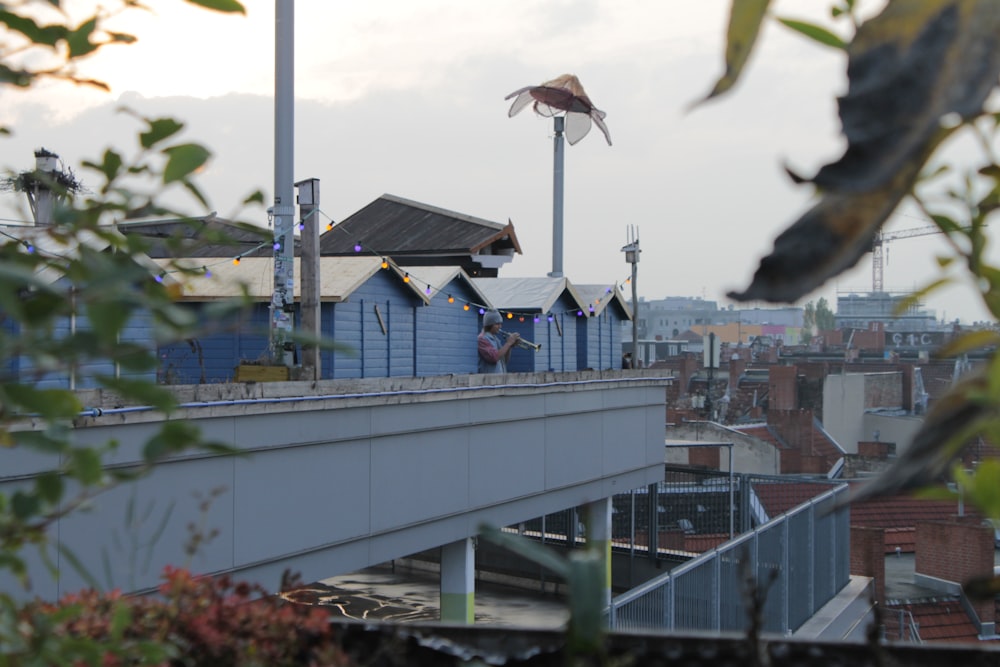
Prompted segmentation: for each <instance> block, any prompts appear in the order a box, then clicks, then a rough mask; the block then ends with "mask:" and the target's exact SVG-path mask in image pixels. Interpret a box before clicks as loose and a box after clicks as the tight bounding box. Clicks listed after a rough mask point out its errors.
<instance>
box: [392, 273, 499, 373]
mask: <svg viewBox="0 0 1000 667" xmlns="http://www.w3.org/2000/svg"><path fill="white" fill-rule="evenodd" d="M403 271H405V272H407V273H408V274H409V276H410V278H411V281H412V282H413V284H414V285H416V287H417V288H420V289H422V290H423V291H424V294H425V295H426V296H427V297H428V298H429V299H430V301H429V302H428V303H427V304H426V305H425V306H423V307H421V308H418V309H417V312H416V321H415V325H414V326H415V332H414V338H415V339H416V341H417V345H416V350H417V355H416V361H415V367H416V375H421V376H423V375H445V374H448V373H455V374H464V373H475V372H477V371H478V368H479V357H478V354H477V352H476V337H477V336H478V335H479V330H480V329H481V328H482V318H481V317H480V316H479V304H486V303H489V300H488V299H487V298H486V295H484V294H483V293H482V292H481V291H480V290H479V288H478V287H476V285H475V283H474V282H473V281H472V280H471V279H470V278H469V275H468V274H467V273H466V272H465V271H464V270H463V269H461V268H459V267H457V266H406V267H403ZM473 304H477V305H476V306H475V307H474V306H473Z"/></svg>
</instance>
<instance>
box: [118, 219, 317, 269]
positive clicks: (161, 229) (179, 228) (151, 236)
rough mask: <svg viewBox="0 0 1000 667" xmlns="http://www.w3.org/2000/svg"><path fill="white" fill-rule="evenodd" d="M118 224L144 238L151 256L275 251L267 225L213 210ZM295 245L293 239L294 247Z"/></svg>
mask: <svg viewBox="0 0 1000 667" xmlns="http://www.w3.org/2000/svg"><path fill="white" fill-rule="evenodd" d="M117 227H118V231H119V232H121V233H122V234H124V235H126V236H133V237H136V236H137V237H141V238H142V239H144V240H145V241H146V242H147V243H148V244H149V248H148V249H147V250H146V251H145V252H146V254H147V255H149V256H150V257H152V258H154V259H163V258H177V257H230V256H232V257H236V256H237V255H239V256H242V257H270V256H271V255H273V254H274V249H273V247H272V244H273V242H274V233H273V232H272V231H271V230H270V229H265V228H264V227H257V226H255V225H251V224H247V223H243V222H233V221H231V220H225V219H223V218H220V217H218V216H216V215H215V214H214V213H210V214H209V215H206V216H202V217H199V218H174V219H172V220H136V221H131V220H126V221H124V222H120V223H118V225H117ZM297 246H298V241H297V240H296V250H297V249H298V248H297ZM295 254H296V255H297V254H298V252H296V253H295Z"/></svg>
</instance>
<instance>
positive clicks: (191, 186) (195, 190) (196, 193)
mask: <svg viewBox="0 0 1000 667" xmlns="http://www.w3.org/2000/svg"><path fill="white" fill-rule="evenodd" d="M181 183H182V184H183V185H184V189H186V190H187V191H188V192H190V193H191V195H192V196H193V197H194V198H195V199H196V200H198V203H199V204H201V205H202V206H204V207H205V208H208V206H209V203H208V198H207V197H205V195H204V194H202V191H201V189H200V188H199V187H198V186H197V185H196V184H195V183H194V181H192V180H191V179H189V178H185V179H183V180H182V181H181Z"/></svg>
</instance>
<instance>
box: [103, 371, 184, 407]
mask: <svg viewBox="0 0 1000 667" xmlns="http://www.w3.org/2000/svg"><path fill="white" fill-rule="evenodd" d="M97 379H98V381H99V382H100V383H101V385H102V386H104V387H107V388H108V389H111V390H113V391H115V392H116V393H117V394H119V395H121V396H128V397H129V398H131V399H132V400H134V401H136V402H138V403H139V404H141V405H148V406H151V407H154V408H156V409H158V410H161V411H163V412H172V411H173V410H174V408H175V407H177V399H176V398H175V397H174V395H173V393H172V392H170V391H168V390H167V389H164V388H163V387H158V386H156V385H155V384H153V383H152V382H149V381H147V380H135V379H131V378H124V377H111V376H108V375H101V376H99V377H98V378H97Z"/></svg>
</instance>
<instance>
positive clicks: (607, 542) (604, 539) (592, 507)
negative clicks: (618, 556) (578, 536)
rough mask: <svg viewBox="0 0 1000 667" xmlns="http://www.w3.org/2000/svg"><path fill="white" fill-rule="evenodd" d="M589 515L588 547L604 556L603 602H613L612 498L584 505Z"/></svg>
mask: <svg viewBox="0 0 1000 667" xmlns="http://www.w3.org/2000/svg"><path fill="white" fill-rule="evenodd" d="M583 507H584V511H585V512H586V516H587V547H588V548H591V549H596V550H597V551H598V552H599V553H600V554H601V557H602V560H603V565H602V568H601V569H602V570H603V571H604V596H603V603H604V606H605V607H607V606H608V605H610V604H611V498H604V499H602V500H595V501H594V502H592V503H587V504H586V505H584V506H583Z"/></svg>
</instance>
